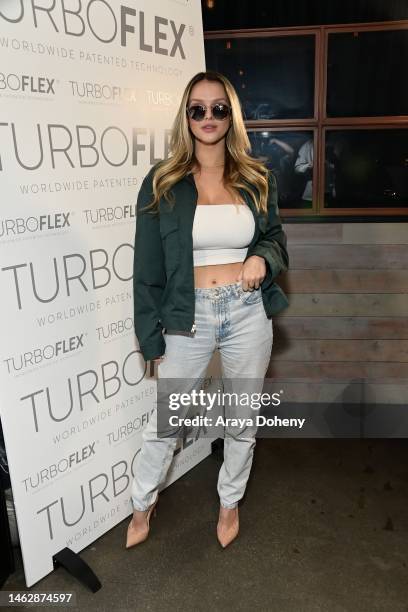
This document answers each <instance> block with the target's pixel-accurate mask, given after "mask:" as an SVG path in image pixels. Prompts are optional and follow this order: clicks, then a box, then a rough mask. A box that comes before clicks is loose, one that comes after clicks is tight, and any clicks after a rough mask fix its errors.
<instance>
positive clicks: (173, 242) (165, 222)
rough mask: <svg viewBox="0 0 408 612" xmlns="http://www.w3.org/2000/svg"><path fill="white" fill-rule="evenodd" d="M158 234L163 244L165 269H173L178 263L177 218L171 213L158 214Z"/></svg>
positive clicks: (178, 238) (178, 236) (178, 237)
mask: <svg viewBox="0 0 408 612" xmlns="http://www.w3.org/2000/svg"><path fill="white" fill-rule="evenodd" d="M160 235H161V239H162V244H163V251H164V259H165V267H166V270H168V271H171V270H174V269H175V268H177V266H178V265H179V263H180V235H179V222H178V218H177V217H175V216H174V215H173V214H171V213H167V214H162V215H161V216H160Z"/></svg>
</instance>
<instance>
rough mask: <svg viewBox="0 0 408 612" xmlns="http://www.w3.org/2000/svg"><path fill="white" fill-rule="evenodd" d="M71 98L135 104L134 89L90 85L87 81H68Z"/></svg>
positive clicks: (99, 84) (103, 84)
mask: <svg viewBox="0 0 408 612" xmlns="http://www.w3.org/2000/svg"><path fill="white" fill-rule="evenodd" d="M68 83H69V84H70V85H71V94H72V97H73V98H85V99H88V100H102V101H103V100H108V101H109V102H137V100H138V96H137V91H136V89H133V88H131V87H120V86H119V85H111V84H110V83H91V82H89V81H81V82H80V81H68Z"/></svg>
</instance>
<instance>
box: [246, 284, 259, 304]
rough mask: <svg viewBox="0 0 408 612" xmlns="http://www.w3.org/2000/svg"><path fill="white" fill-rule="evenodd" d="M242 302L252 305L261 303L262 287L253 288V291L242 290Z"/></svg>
mask: <svg viewBox="0 0 408 612" xmlns="http://www.w3.org/2000/svg"><path fill="white" fill-rule="evenodd" d="M241 302H242V303H243V304H247V305H252V304H259V302H262V289H261V287H258V289H253V290H252V291H251V290H249V291H244V290H243V289H242V290H241Z"/></svg>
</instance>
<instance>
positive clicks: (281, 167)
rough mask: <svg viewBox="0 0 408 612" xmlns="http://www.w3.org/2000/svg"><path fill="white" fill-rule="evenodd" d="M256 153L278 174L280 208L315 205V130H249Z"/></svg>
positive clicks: (253, 149)
mask: <svg viewBox="0 0 408 612" xmlns="http://www.w3.org/2000/svg"><path fill="white" fill-rule="evenodd" d="M248 136H249V139H250V141H251V146H252V153H251V154H252V155H253V157H256V158H258V159H261V161H262V162H263V163H264V164H265V166H266V167H267V168H269V169H270V170H271V171H272V172H273V174H274V175H275V177H276V182H277V185H278V197H279V199H278V205H279V208H297V209H299V208H306V209H311V208H312V179H313V132H312V131H303V132H292V131H290V132H281V131H275V132H274V131H268V130H265V131H254V130H252V131H251V130H248Z"/></svg>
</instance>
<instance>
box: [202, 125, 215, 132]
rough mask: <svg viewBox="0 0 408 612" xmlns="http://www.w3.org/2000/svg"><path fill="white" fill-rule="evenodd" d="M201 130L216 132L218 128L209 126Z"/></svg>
mask: <svg viewBox="0 0 408 612" xmlns="http://www.w3.org/2000/svg"><path fill="white" fill-rule="evenodd" d="M201 129H202V130H204V132H214V130H216V129H217V128H216V127H215V126H213V125H207V126H205V127H203V128H201Z"/></svg>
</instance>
